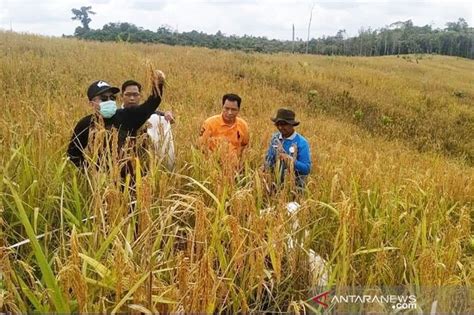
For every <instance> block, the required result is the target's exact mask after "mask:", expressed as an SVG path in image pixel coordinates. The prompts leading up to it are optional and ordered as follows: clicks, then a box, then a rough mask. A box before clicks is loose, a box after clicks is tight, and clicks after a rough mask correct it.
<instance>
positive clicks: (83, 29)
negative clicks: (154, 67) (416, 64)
mask: <svg viewBox="0 0 474 315" xmlns="http://www.w3.org/2000/svg"><path fill="white" fill-rule="evenodd" d="M72 13H73V15H74V16H73V17H72V19H73V20H79V21H80V22H81V24H82V26H79V27H77V28H76V30H75V32H74V36H75V37H77V38H82V39H87V40H98V41H125V42H131V43H162V44H167V45H181V46H200V47H208V48H219V49H232V50H242V51H246V52H263V53H277V52H289V53H306V52H307V53H310V54H320V55H345V56H385V55H399V54H418V53H420V54H440V55H449V56H459V57H464V58H470V59H474V28H473V27H469V25H468V23H467V22H466V21H465V20H464V19H462V18H459V19H458V21H456V22H448V23H446V27H445V28H443V29H440V28H433V27H432V26H431V25H425V26H415V25H413V22H412V21H411V20H408V21H400V22H395V23H392V24H390V25H389V26H386V27H382V28H379V29H371V28H367V29H360V30H359V33H358V35H357V36H354V37H348V36H347V33H346V31H345V30H339V31H338V32H337V33H336V35H334V36H323V37H321V38H317V39H315V38H312V39H310V40H309V42H308V41H303V40H302V39H297V40H295V41H290V40H276V39H268V38H266V37H255V36H249V35H244V36H236V35H230V36H226V35H224V34H223V33H222V32H221V31H218V32H217V33H216V34H206V33H203V32H198V31H194V30H193V31H191V32H176V31H173V30H172V29H171V28H169V27H167V26H160V27H159V28H158V29H157V30H156V31H151V30H147V29H143V28H142V27H138V26H136V25H134V24H131V23H126V22H124V23H122V22H119V23H108V24H106V25H104V26H103V27H102V29H95V30H94V29H90V28H89V23H90V22H91V18H90V15H92V14H95V13H94V12H93V11H92V9H91V7H90V6H89V7H81V9H72Z"/></svg>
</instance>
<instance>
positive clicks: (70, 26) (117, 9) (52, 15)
mask: <svg viewBox="0 0 474 315" xmlns="http://www.w3.org/2000/svg"><path fill="white" fill-rule="evenodd" d="M313 4H314V10H313V22H312V25H311V37H320V36H322V35H335V33H336V32H337V31H338V30H340V29H345V30H346V31H347V34H348V35H349V36H354V35H356V34H357V31H358V30H359V29H360V28H361V27H364V28H368V27H372V28H380V27H383V26H385V25H389V24H391V23H393V22H396V21H406V20H408V19H411V20H412V21H413V23H414V24H415V25H420V26H421V25H426V24H431V25H432V26H433V27H444V26H445V24H446V22H448V21H457V19H458V18H460V17H462V18H464V19H465V20H466V21H467V22H468V24H469V25H470V26H471V27H472V26H474V17H473V16H474V0H437V1H436V0H432V1H416V0H415V1H405V0H404V1H390V0H385V1H383V0H365V1H354V0H344V1H310V0H295V1H288V0H260V1H257V0H240V1H238V0H235V1H231V0H230V1H229V0H200V1H197V0H188V1H185V0H155V1H151V0H58V1H48V0H0V29H4V30H10V29H13V30H14V31H17V32H29V33H37V34H44V35H56V36H61V35H62V34H66V35H72V34H73V33H74V29H75V28H76V27H77V26H79V25H80V23H79V21H73V20H71V17H72V13H71V9H72V8H80V7H81V6H89V5H90V6H92V10H93V11H94V12H96V15H92V16H91V18H92V22H91V24H90V27H91V28H93V29H95V28H102V26H103V25H104V24H107V23H109V22H130V23H133V24H135V25H137V26H140V27H143V28H145V29H150V30H152V31H156V29H157V28H158V27H160V26H161V25H167V26H169V27H171V28H172V29H173V30H178V31H179V32H183V31H191V30H197V31H203V32H205V33H208V34H215V33H216V32H217V31H218V30H220V31H221V32H223V33H224V34H226V35H232V34H236V35H244V34H248V35H254V36H266V37H268V38H277V39H291V27H292V24H295V29H296V37H299V38H303V39H305V38H306V36H307V28H308V20H309V15H310V11H311V7H312V6H313Z"/></svg>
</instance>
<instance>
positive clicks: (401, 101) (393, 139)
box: [0, 32, 474, 313]
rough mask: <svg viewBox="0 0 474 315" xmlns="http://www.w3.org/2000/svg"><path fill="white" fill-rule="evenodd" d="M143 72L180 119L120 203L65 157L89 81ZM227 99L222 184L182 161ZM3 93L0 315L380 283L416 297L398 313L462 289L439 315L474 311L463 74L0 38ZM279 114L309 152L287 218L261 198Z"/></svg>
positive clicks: (304, 307) (305, 299)
mask: <svg viewBox="0 0 474 315" xmlns="http://www.w3.org/2000/svg"><path fill="white" fill-rule="evenodd" d="M148 63H152V64H153V65H155V67H156V68H159V69H161V70H163V71H164V72H165V73H166V75H167V86H166V88H165V93H164V100H163V102H162V104H161V105H160V109H162V110H172V111H173V113H174V115H175V117H176V123H175V124H174V125H173V133H174V134H173V136H174V139H175V149H176V163H177V165H176V167H175V170H174V171H173V172H170V171H167V170H166V169H165V168H164V167H163V166H162V165H161V164H160V163H159V161H157V160H156V159H154V158H150V160H149V161H141V160H138V159H137V160H135V167H136V169H137V170H138V172H137V175H136V178H135V181H136V191H131V190H129V189H123V188H122V187H121V186H120V183H119V182H120V181H119V175H117V174H118V173H119V172H117V166H116V165H114V163H113V161H110V163H111V164H110V165H111V167H110V168H109V169H107V170H96V171H94V172H90V173H87V174H84V173H81V172H79V171H78V170H77V169H76V168H75V167H74V165H72V163H71V162H69V161H68V160H67V157H66V154H65V152H66V149H67V145H68V143H69V140H70V137H71V134H72V129H73V127H74V126H75V124H76V122H77V121H78V120H79V119H81V118H82V117H83V116H85V115H87V114H89V113H90V112H91V109H90V107H89V106H88V101H87V97H86V89H87V87H88V86H89V84H90V83H91V82H92V81H94V80H98V79H103V80H106V81H108V82H110V83H112V84H114V85H115V86H120V85H121V83H122V82H123V81H125V80H127V79H135V80H137V81H139V82H142V83H144V85H145V86H147V87H146V88H145V94H148V93H149V92H150V88H149V79H148V77H147V67H146V65H147V64H148ZM229 92H233V93H237V94H239V95H240V96H241V97H242V109H241V112H240V116H241V117H242V118H244V119H245V120H246V121H247V122H248V124H249V127H250V145H249V148H248V149H247V151H246V152H245V155H244V167H243V171H242V173H241V174H240V175H239V176H237V177H233V176H226V174H228V172H227V171H228V170H227V169H226V165H225V163H222V161H220V160H219V157H218V156H217V155H216V156H210V157H209V156H205V155H204V154H203V153H202V152H201V151H200V150H199V148H198V147H197V142H198V141H197V140H198V137H199V130H200V126H201V123H202V122H203V121H204V120H205V119H206V118H207V117H208V116H211V115H214V114H217V113H219V112H220V106H221V103H220V102H221V98H222V95H223V94H225V93H229ZM0 96H1V99H2V115H0V177H1V180H0V200H1V204H0V213H1V217H0V226H1V230H0V233H1V234H0V235H1V237H0V311H2V312H14V313H27V312H40V313H43V312H64V313H69V312H83V313H88V312H90V313H92V312H94V313H96V312H101V313H102V312H103V313H105V312H107V313H117V312H131V313H156V312H160V313H161V312H206V313H213V312H219V313H220V312H263V311H272V312H314V313H320V312H321V313H322V312H325V311H328V310H327V309H324V308H323V307H321V305H318V304H317V303H315V302H314V301H313V300H312V299H311V298H312V297H313V296H315V295H316V294H318V293H321V292H323V291H325V290H328V289H330V288H334V287H335V288H347V287H349V288H354V287H359V288H360V287H367V288H383V287H395V286H406V287H410V288H411V289H410V290H412V291H410V292H412V293H413V294H416V295H417V296H418V299H417V308H416V309H415V310H412V312H413V313H419V312H423V313H427V312H430V310H432V307H433V304H432V303H431V302H432V299H431V300H430V299H429V298H428V297H427V296H426V294H425V295H423V294H424V293H423V290H425V289H423V288H431V289H433V288H434V289H439V290H442V289H446V288H467V293H466V294H467V295H466V296H467V298H466V299H464V303H461V304H459V303H458V304H456V303H457V302H456V299H453V298H452V296H450V295H449V294H447V295H446V294H445V295H444V296H442V297H439V298H438V302H439V303H438V304H437V309H436V312H447V311H449V310H453V309H454V310H458V311H460V312H466V313H469V312H473V311H474V306H473V305H472V301H473V300H474V299H472V296H473V290H472V283H473V280H474V271H473V265H474V259H473V255H474V233H473V226H472V224H473V213H474V211H473V199H474V198H473V197H474V169H473V161H474V160H473V158H474V140H473V139H474V136H473V135H474V107H473V105H474V63H473V61H472V60H467V59H461V58H455V57H445V56H436V55H430V56H426V55H423V56H414V55H411V56H403V57H397V56H387V57H374V58H362V57H328V56H308V55H289V54H276V55H264V54H245V53H241V52H230V51H219V50H209V49H205V48H193V47H170V46H164V45H145V44H129V43H123V42H122V43H97V42H85V41H78V40H74V39H61V38H48V37H39V36H33V35H24V34H23V35H22V34H14V33H11V32H0ZM279 107H289V108H292V109H293V110H295V112H296V114H297V119H298V120H299V121H301V125H300V126H298V127H297V131H298V132H299V133H301V134H302V135H304V136H305V137H306V138H307V139H308V141H309V142H310V145H311V152H312V160H313V170H312V174H311V176H310V178H309V182H308V185H307V188H306V190H305V192H304V195H303V196H300V197H298V199H297V202H298V203H299V204H300V205H301V207H300V208H299V211H298V212H297V213H294V214H289V213H288V211H287V203H288V202H289V201H291V200H292V195H291V194H290V193H289V191H290V190H291V188H292V187H291V182H289V183H287V185H286V186H285V187H284V188H283V189H282V190H280V191H278V192H277V193H275V194H272V195H271V194H269V193H268V192H267V190H266V183H267V180H268V176H267V175H266V174H264V173H262V171H260V167H261V166H262V164H263V158H264V154H265V150H266V148H267V144H268V141H269V139H270V137H271V134H272V133H273V132H275V131H276V129H275V127H274V126H273V124H272V122H271V121H270V117H272V116H274V114H275V112H276V110H277V109H278V108H279ZM148 164H149V165H148ZM296 220H297V222H298V228H294V226H295V225H294V223H295V221H296ZM290 239H291V240H293V241H294V242H293V243H292V244H291V242H290ZM311 253H313V254H316V255H318V257H319V258H318V259H320V260H319V264H318V266H317V267H316V268H315V266H314V265H313V264H311V263H310V260H309V259H308V256H309V254H311ZM424 292H425V293H426V292H427V291H426V290H425V291H424ZM453 292H454V291H453ZM450 294H452V293H450ZM422 297H423V298H422ZM430 297H432V296H430ZM424 298H426V300H425V299H424ZM466 301H467V302H466ZM453 303H454V304H453ZM362 307H363V311H364V312H375V313H381V312H382V313H384V312H392V311H393V310H392V309H391V308H389V306H388V305H384V304H368V305H363V306H362ZM332 311H337V308H335V309H332Z"/></svg>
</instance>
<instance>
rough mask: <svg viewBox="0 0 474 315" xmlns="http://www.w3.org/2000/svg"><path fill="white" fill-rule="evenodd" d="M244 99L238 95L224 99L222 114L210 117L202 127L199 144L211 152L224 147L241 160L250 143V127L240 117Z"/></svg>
mask: <svg viewBox="0 0 474 315" xmlns="http://www.w3.org/2000/svg"><path fill="white" fill-rule="evenodd" d="M241 101H242V99H241V98H240V96H238V95H236V94H225V95H224V96H223V97H222V113H221V114H219V115H215V116H212V117H209V118H208V119H206V121H204V123H203V125H202V127H201V133H200V137H199V142H200V144H201V146H203V147H205V148H207V149H208V150H210V151H215V150H216V149H218V148H220V147H221V146H222V147H227V148H223V149H224V150H226V151H227V152H229V153H231V154H232V155H233V156H235V157H237V158H240V156H241V155H242V152H243V150H244V149H245V147H246V146H247V145H248V143H249V131H248V125H247V123H246V122H245V120H243V119H242V118H240V117H237V116H238V115H239V112H240V103H241Z"/></svg>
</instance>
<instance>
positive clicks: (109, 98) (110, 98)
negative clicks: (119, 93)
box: [99, 95, 117, 102]
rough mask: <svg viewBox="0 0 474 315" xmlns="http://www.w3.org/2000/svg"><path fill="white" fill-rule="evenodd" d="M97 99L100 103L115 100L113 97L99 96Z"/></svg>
mask: <svg viewBox="0 0 474 315" xmlns="http://www.w3.org/2000/svg"><path fill="white" fill-rule="evenodd" d="M99 97H100V100H101V101H102V102H107V101H108V100H111V101H115V99H116V98H117V97H116V96H115V95H100V96H99Z"/></svg>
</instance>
